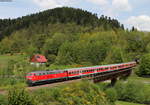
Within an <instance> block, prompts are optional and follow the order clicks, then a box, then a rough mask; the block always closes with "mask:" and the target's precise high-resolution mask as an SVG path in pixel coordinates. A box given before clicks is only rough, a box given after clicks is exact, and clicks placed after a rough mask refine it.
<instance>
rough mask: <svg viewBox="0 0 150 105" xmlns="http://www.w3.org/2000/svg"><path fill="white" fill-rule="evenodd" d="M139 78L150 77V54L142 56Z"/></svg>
mask: <svg viewBox="0 0 150 105" xmlns="http://www.w3.org/2000/svg"><path fill="white" fill-rule="evenodd" d="M138 75H139V76H148V75H150V53H149V54H145V55H143V56H142V59H141V62H140V67H139V71H138Z"/></svg>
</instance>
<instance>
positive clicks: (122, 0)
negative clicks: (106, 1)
mask: <svg viewBox="0 0 150 105" xmlns="http://www.w3.org/2000/svg"><path fill="white" fill-rule="evenodd" d="M112 8H113V9H114V10H116V11H130V10H131V5H130V4H129V1H128V0H113V1H112Z"/></svg>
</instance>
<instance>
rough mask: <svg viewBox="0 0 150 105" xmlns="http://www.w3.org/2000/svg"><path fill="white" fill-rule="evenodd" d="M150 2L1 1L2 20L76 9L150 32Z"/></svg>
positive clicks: (126, 0) (106, 0) (91, 0)
mask: <svg viewBox="0 0 150 105" xmlns="http://www.w3.org/2000/svg"><path fill="white" fill-rule="evenodd" d="M149 5H150V0H0V19H4V18H17V17H21V16H25V15H29V14H32V13H37V12H40V11H44V10H47V9H52V8H56V7H63V6H67V7H74V8H81V9H84V10H87V11H89V12H92V13H96V14H97V15H98V16H101V15H106V16H110V17H111V18H115V19H118V20H119V22H121V23H122V24H124V25H125V27H126V28H129V29H130V28H131V27H132V26H134V27H136V28H137V29H138V30H141V31H150V6H149Z"/></svg>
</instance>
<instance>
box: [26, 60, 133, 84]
mask: <svg viewBox="0 0 150 105" xmlns="http://www.w3.org/2000/svg"><path fill="white" fill-rule="evenodd" d="M134 66H136V62H128V63H120V64H111V65H103V66H93V67H81V68H72V69H65V70H53V71H35V72H31V73H28V74H27V76H26V79H27V83H28V84H29V85H32V84H34V83H37V82H43V81H53V80H62V79H70V78H80V77H85V76H91V75H93V74H94V75H95V74H98V73H107V72H113V71H116V70H124V69H128V68H132V67H134Z"/></svg>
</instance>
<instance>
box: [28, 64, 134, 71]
mask: <svg viewBox="0 0 150 105" xmlns="http://www.w3.org/2000/svg"><path fill="white" fill-rule="evenodd" d="M130 63H133V62H128V63H119V64H110V65H101V66H99V65H98V66H91V67H78V68H71V69H63V70H46V71H42V70H41V71H33V72H30V73H63V72H65V71H72V70H80V69H91V68H98V67H108V66H117V65H121V64H130Z"/></svg>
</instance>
